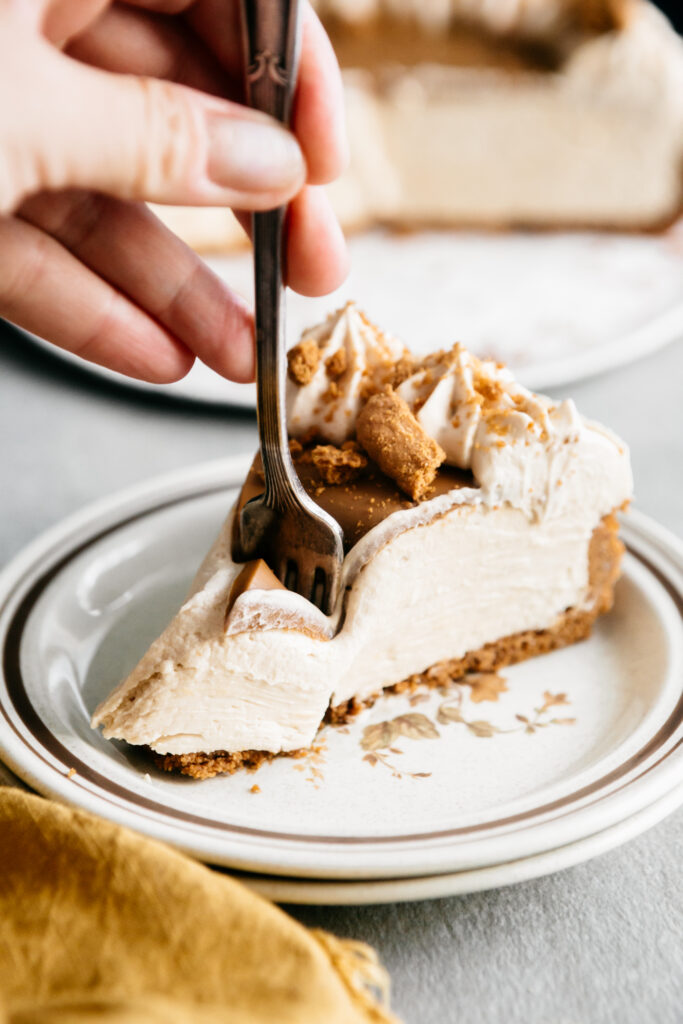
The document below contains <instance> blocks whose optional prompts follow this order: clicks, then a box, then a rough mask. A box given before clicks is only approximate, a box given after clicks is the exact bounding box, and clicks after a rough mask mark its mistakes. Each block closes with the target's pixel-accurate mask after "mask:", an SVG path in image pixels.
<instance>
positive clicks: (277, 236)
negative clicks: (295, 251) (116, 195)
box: [242, 0, 303, 508]
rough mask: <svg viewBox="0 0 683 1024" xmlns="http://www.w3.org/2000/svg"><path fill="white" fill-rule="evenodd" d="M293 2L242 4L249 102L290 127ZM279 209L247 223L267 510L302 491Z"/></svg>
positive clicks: (295, 31)
mask: <svg viewBox="0 0 683 1024" xmlns="http://www.w3.org/2000/svg"><path fill="white" fill-rule="evenodd" d="M298 6H299V5H298V0H242V13H243V25H244V30H245V34H246V40H245V42H246V50H245V52H246V53H247V55H248V63H247V76H246V88H247V102H248V103H249V105H250V106H252V107H255V108H256V109H258V110H262V111H264V112H265V113H266V114H270V115H271V116H272V117H275V118H277V119H278V120H280V121H282V122H284V123H285V124H286V123H288V121H289V117H290V112H291V106H292V97H293V95H294V86H295V84H296V72H297V64H298V37H299V33H298V25H297V20H298ZM285 212H286V211H285V209H284V208H280V209H278V210H270V211H268V212H267V213H256V214H254V217H253V235H254V239H253V240H254V285H255V293H256V294H255V308H256V362H257V374H256V381H257V390H258V410H259V433H260V439H261V456H262V459H263V469H264V474H265V479H266V490H265V502H266V504H267V505H268V506H269V507H270V508H278V507H283V505H285V506H288V505H291V497H292V491H294V492H295V493H299V492H300V491H303V488H302V487H301V484H300V483H299V479H298V477H297V475H296V472H295V471H294V467H293V465H292V461H291V458H290V456H289V448H288V446H287V426H286V417H285V364H286V360H285V351H284V349H285V330H284V326H285V325H284V288H283V284H282V282H283V277H284V275H283V261H284V253H283V229H284V219H285Z"/></svg>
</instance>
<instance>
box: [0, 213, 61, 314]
mask: <svg viewBox="0 0 683 1024" xmlns="http://www.w3.org/2000/svg"><path fill="white" fill-rule="evenodd" d="M2 226H3V225H1V224H0V239H1V240H2V243H3V244H0V251H2V254H3V256H4V259H2V261H0V303H1V304H2V311H3V314H4V315H5V316H9V317H10V318H11V314H12V312H13V311H14V310H16V309H19V308H20V307H21V306H22V305H23V304H24V303H25V302H26V297H27V296H30V295H31V293H32V292H34V291H36V290H39V286H40V281H41V278H42V277H43V276H44V274H45V273H46V272H47V268H48V266H49V253H48V246H49V242H48V238H47V236H44V235H42V234H40V233H38V232H36V233H35V237H32V238H31V244H30V245H22V244H13V241H19V242H20V240H18V239H15V238H14V237H13V236H14V232H13V228H14V227H15V225H13V224H12V221H11V220H10V221H6V222H5V225H4V226H7V227H8V228H9V237H7V238H6V239H5V238H4V235H5V232H4V231H2ZM26 230H30V229H28V228H27V229H26Z"/></svg>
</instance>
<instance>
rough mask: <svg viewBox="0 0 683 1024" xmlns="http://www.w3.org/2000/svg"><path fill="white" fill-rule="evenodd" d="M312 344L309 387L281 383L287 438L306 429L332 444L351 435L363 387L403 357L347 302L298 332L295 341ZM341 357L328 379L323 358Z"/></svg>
mask: <svg viewBox="0 0 683 1024" xmlns="http://www.w3.org/2000/svg"><path fill="white" fill-rule="evenodd" d="M307 341H314V342H315V343H316V344H317V345H318V347H319V348H320V353H321V358H320V360H319V363H318V367H317V370H316V371H315V373H314V374H313V377H312V379H311V381H310V383H309V384H307V385H305V386H301V385H299V384H296V383H295V382H294V381H292V380H291V379H289V380H288V381H287V424H288V427H289V432H290V434H291V436H292V437H302V436H303V435H305V434H306V433H307V432H308V431H310V430H315V432H316V433H317V434H318V435H319V436H320V437H322V438H324V439H325V440H326V441H330V442H331V443H332V444H342V442H343V441H346V440H348V439H349V438H350V437H353V435H354V434H355V431H356V418H357V416H358V413H359V412H360V409H361V406H362V405H363V402H364V400H365V399H364V395H365V394H366V393H367V390H368V388H369V387H372V386H373V384H374V383H377V382H379V381H380V379H381V376H382V374H383V373H384V372H386V370H387V368H388V367H390V366H391V365H392V364H393V363H394V362H395V361H396V360H398V359H400V358H401V356H402V355H404V354H405V353H406V351H407V350H406V349H405V347H404V346H403V345H402V344H401V342H399V341H396V339H395V338H392V337H390V336H389V335H386V334H383V333H382V331H380V330H379V328H377V327H375V326H374V324H372V323H370V321H369V320H368V319H367V317H366V316H364V314H363V313H361V312H360V311H359V310H358V309H357V308H356V306H355V305H354V304H353V303H351V302H350V303H348V304H347V305H346V306H344V307H343V308H342V309H340V310H337V312H336V313H333V314H332V315H331V316H329V317H328V318H327V320H325V321H324V322H323V323H321V324H319V325H318V326H316V327H312V328H311V329H310V330H308V331H304V334H303V336H302V338H301V343H304V342H307ZM340 350H343V353H344V365H345V369H344V372H343V373H342V375H341V376H340V377H335V376H334V375H332V374H331V373H330V371H329V368H328V362H329V360H330V359H331V358H332V357H333V356H335V355H336V354H337V353H338V352H339V351H340Z"/></svg>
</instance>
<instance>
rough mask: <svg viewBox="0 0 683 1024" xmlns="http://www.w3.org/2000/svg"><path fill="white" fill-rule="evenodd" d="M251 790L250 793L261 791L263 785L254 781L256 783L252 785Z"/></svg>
mask: <svg viewBox="0 0 683 1024" xmlns="http://www.w3.org/2000/svg"><path fill="white" fill-rule="evenodd" d="M249 792H250V793H260V792H261V787H260V786H257V785H256V783H254V785H253V786H252V787H251V789H250V790H249Z"/></svg>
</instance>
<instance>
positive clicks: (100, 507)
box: [0, 455, 683, 878]
mask: <svg viewBox="0 0 683 1024" xmlns="http://www.w3.org/2000/svg"><path fill="white" fill-rule="evenodd" d="M250 458H251V456H250V455H237V456H232V457H229V458H227V459H221V460H214V461H212V462H207V463H203V464H201V465H199V466H192V467H188V468H186V469H180V470H175V471H173V472H171V473H167V474H164V475H163V476H161V477H157V478H154V479H152V480H148V481H144V482H142V483H140V484H137V485H134V486H132V487H129V488H126V489H125V490H124V491H120V492H117V493H115V494H114V495H111V496H109V497H107V498H104V499H100V500H99V501H97V502H95V503H93V504H91V505H88V506H86V508H84V509H82V510H80V511H78V512H76V513H74V514H73V515H72V516H70V517H68V518H67V519H65V520H63V521H62V522H61V523H58V524H57V525H56V526H54V527H52V528H51V529H50V530H48V531H46V532H45V533H44V534H41V535H40V536H39V537H38V538H36V539H35V540H34V541H33V542H32V543H31V544H29V545H28V546H27V547H26V548H25V549H23V551H21V552H19V554H18V555H17V556H16V557H15V558H14V559H13V560H12V561H11V562H10V563H9V565H8V566H7V567H6V569H5V570H3V571H2V573H0V598H6V597H7V595H6V594H5V591H6V590H7V584H8V583H9V584H10V588H9V591H8V594H9V595H11V594H12V589H13V588H12V586H11V584H12V581H13V579H15V577H16V574H17V572H20V573H21V575H22V576H23V575H25V571H26V568H27V567H31V566H33V568H34V570H35V563H36V562H38V563H40V559H41V556H44V555H45V554H46V552H50V551H51V550H52V549H54V548H55V547H56V549H57V552H58V553H59V551H60V550H61V549H64V550H68V549H69V545H70V544H71V543H72V542H73V538H74V536H77V537H78V536H79V535H80V534H81V531H83V530H84V529H85V531H86V534H87V538H89V540H88V539H86V541H85V542H83V543H93V542H94V541H95V540H96V539H97V537H98V536H100V535H101V533H102V527H103V522H104V523H105V524H107V523H108V524H113V525H109V528H110V529H112V528H113V529H116V527H117V526H120V525H121V518H122V516H123V514H124V512H125V511H126V510H136V516H144V515H145V514H149V513H150V512H152V511H154V510H155V508H158V507H159V505H160V504H164V502H161V503H160V501H159V499H160V496H163V497H164V498H166V500H167V501H169V500H170V498H171V496H173V500H174V501H182V500H183V499H188V498H190V499H191V498H192V497H198V496H199V495H198V494H197V489H198V488H199V487H202V486H203V487H206V485H207V484H209V485H211V487H212V488H215V489H216V490H221V489H223V488H225V489H227V488H230V487H234V486H235V480H234V479H233V478H234V477H235V476H236V475H238V474H242V473H243V472H244V470H245V468H246V466H247V465H248V463H249V460H250ZM237 482H239V480H238V481H237ZM152 499H153V501H152V504H151V506H150V501H151V500H152ZM96 527H97V528H96ZM88 528H89V531H88ZM627 529H628V530H629V531H631V532H633V533H635V534H640V535H641V539H643V538H644V540H645V541H646V542H649V543H652V542H653V541H658V542H659V545H658V546H662V545H663V547H664V548H665V551H664V555H665V556H666V555H667V554H668V557H669V558H670V557H671V555H670V552H671V550H672V549H673V552H674V559H675V558H676V557H677V558H678V559H680V560H683V544H682V543H681V542H680V541H679V540H678V538H677V537H676V536H675V535H673V534H671V533H670V532H669V531H668V530H666V529H665V528H664V527H661V526H659V524H657V523H655V522H654V521H652V520H650V519H649V517H646V516H644V515H643V514H642V513H639V512H631V513H630V514H629V516H628V519H627ZM666 549H669V550H668V552H667V550H666ZM48 564H49V565H50V567H51V569H52V570H54V571H56V572H58V571H59V565H60V559H57V561H56V568H55V564H53V563H49V562H48ZM674 567H675V566H674ZM37 575H38V576H39V575H40V573H39V572H37ZM28 581H29V582H28V583H27V584H26V586H27V587H28V588H29V589H30V586H31V585H32V582H33V581H32V577H31V575H30V574H29V576H28ZM672 586H673V585H672V584H671V583H670V581H668V587H667V589H670V588H671V587H672ZM17 587H18V588H19V589H21V580H20V582H19V584H17V585H16V586H15V588H14V589H17ZM677 593H678V592H677ZM679 597H680V594H679ZM6 617H7V600H5V602H4V605H3V610H2V616H0V621H1V622H3V623H5V619H6ZM6 633H7V628H6V624H4V625H3V626H2V631H1V633H0V638H1V639H2V641H3V644H4V641H5V639H6ZM3 668H4V666H3ZM681 699H682V700H683V697H682V698H681ZM2 704H3V707H2V711H3V714H4V715H5V717H6V713H5V709H4V701H3V702H2ZM679 704H680V701H679ZM5 732H7V729H6V728H3V733H5ZM680 743H683V739H682V740H681V741H679V743H678V744H676V747H678V746H679V745H680ZM674 749H676V748H674ZM0 750H1V751H2V753H3V757H4V759H5V760H6V761H7V763H8V765H9V767H10V768H12V770H13V771H14V772H15V774H17V775H18V776H19V777H20V778H22V779H24V780H25V781H28V783H29V784H30V785H31V786H33V787H34V788H36V789H38V790H39V791H40V792H43V793H45V794H46V795H49V796H53V797H56V798H57V799H61V800H65V801H66V802H69V803H73V804H75V805H77V806H86V807H87V808H88V809H90V810H93V811H95V813H102V796H101V795H100V796H98V795H97V792H92V793H89V792H88V790H86V789H84V788H82V787H81V786H79V787H77V786H73V785H69V784H68V783H70V782H71V780H68V782H67V783H66V784H65V782H66V776H65V772H59V771H56V770H55V769H54V767H52V768H48V770H47V771H46V772H45V774H43V773H41V772H40V771H37V770H36V769H35V765H34V766H33V767H32V766H31V761H32V760H34V761H35V759H36V758H37V756H38V755H36V754H35V752H34V751H32V750H31V749H30V748H29V747H28V746H27V745H26V744H25V743H22V742H21V738H20V737H19V736H17V737H16V744H15V743H12V741H11V739H10V741H9V742H7V738H6V737H3V736H1V735H0ZM27 754H28V762H29V763H28V764H27V763H26V760H27ZM669 754H670V752H669V753H667V754H665V755H664V758H663V759H662V760H663V761H664V762H666V760H667V758H668V757H669ZM22 755H23V756H22ZM657 766H658V765H657V763H655V764H654V765H653V766H652V767H651V768H650V769H648V771H651V770H652V768H657ZM668 768H669V770H670V769H671V764H669V765H668ZM667 774H668V772H666V771H664V772H661V771H660V775H663V778H662V779H661V783H663V782H664V779H665V778H666V776H667ZM636 781H638V780H636ZM79 782H80V780H79ZM661 783H660V786H659V790H658V791H657V792H656V793H655V796H654V797H653V798H652V799H653V800H656V799H657V796H658V795H661V791H662V790H663V789H664V788H666V787H664V786H663V785H662V784H661ZM633 784H634V783H633V782H631V783H628V782H627V783H626V784H625V788H628V787H629V786H632V785H633ZM617 792H618V791H617ZM138 796H139V794H136V793H134V792H133V791H130V790H128V791H127V799H128V802H129V803H130V801H131V800H132V801H135V800H136V798H137V797H138ZM614 797H615V794H614V793H611V794H607V797H606V798H607V799H611V800H612V803H613V805H614ZM622 802H623V801H622ZM650 802H652V800H650V801H647V802H646V803H645V805H647V803H650ZM579 810H580V809H579ZM614 810H615V808H614V806H613V812H614ZM575 813H576V811H575V810H574V811H570V812H569V813H568V815H567V817H569V818H571V817H572V815H574V814H575ZM630 813H631V812H628V811H627V812H625V813H622V814H621V815H620V816H619V815H617V816H616V819H615V820H623V819H624V818H625V817H628V816H629V814H630ZM139 814H140V812H139V808H138V809H136V808H135V803H134V802H133V804H132V805H131V806H130V807H129V808H121V807H117V806H116V805H114V804H111V803H110V804H108V806H107V814H106V816H107V817H110V818H112V820H118V821H120V823H121V824H126V825H128V826H129V827H133V828H138V830H141V831H145V832H147V834H151V835H156V836H157V837H158V838H165V839H167V841H170V842H173V843H174V844H175V845H177V846H180V847H181V848H184V849H186V850H187V852H190V853H194V854H195V855H196V856H199V857H201V858H203V859H209V860H211V859H213V860H215V861H217V862H221V863H226V864H229V865H231V866H235V867H240V868H246V869H247V870H249V869H254V867H256V870H257V871H258V870H259V869H262V868H263V866H264V864H265V865H267V867H268V868H269V870H270V871H273V872H275V871H277V873H282V874H290V875H291V874H297V875H304V876H305V875H313V876H318V877H320V870H319V869H318V868H314V869H311V867H310V865H309V866H308V867H304V868H301V866H299V867H297V866H296V865H292V863H291V860H290V863H286V861H287V857H286V856H285V857H284V858H281V866H280V867H279V870H278V869H277V868H276V867H274V866H273V864H272V860H266V861H264V860H263V854H261V856H260V859H259V858H258V857H256V858H255V854H254V850H253V848H252V850H251V851H250V853H249V856H248V857H247V858H246V859H243V857H242V856H240V851H239V850H238V851H237V853H235V852H232V853H230V852H229V853H227V854H226V853H225V852H224V851H219V852H218V853H216V851H215V849H214V848H213V842H212V840H211V838H205V839H204V840H203V841H201V840H200V837H198V836H197V835H195V836H194V837H193V838H192V840H191V841H188V838H187V835H186V834H185V837H184V838H183V831H185V833H186V832H187V826H185V830H183V826H182V824H179V825H175V824H173V825H168V823H166V824H165V825H162V824H160V823H158V822H152V821H151V820H145V821H143V822H141V821H140V820H139ZM614 823H615V821H614V820H611V821H608V825H609V824H614ZM545 825H546V826H548V825H549V826H550V827H551V828H552V826H553V822H549V823H545ZM554 825H555V830H556V831H557V832H558V834H559V833H561V834H562V837H563V838H562V839H561V842H560V843H559V844H558V843H549V844H548V846H547V847H546V848H550V846H555V845H563V844H564V843H566V842H568V841H570V839H568V838H567V834H566V832H567V829H566V825H565V826H564V830H563V829H561V828H558V827H557V821H555V823H554ZM145 826H147V827H145ZM535 827H539V828H540V827H543V823H542V824H541V825H540V826H535ZM604 827H605V824H604V821H603V822H600V823H597V822H596V824H595V827H594V828H592V830H589V831H592V832H597V831H601V830H602V829H603V828H604ZM570 830H571V822H570ZM546 831H547V827H546ZM178 833H180V835H178ZM266 834H267V833H266ZM516 834H517V833H514V832H513V833H511V834H508V835H507V836H504V837H502V838H503V840H504V841H507V844H508V846H511V845H512V847H513V848H514V843H512V844H511V843H510V839H511V837H512V838H514V836H515V835H516ZM570 838H571V837H570ZM302 839H303V841H304V846H308V845H310V844H311V843H313V842H314V839H315V837H299V839H296V838H295V837H290V838H289V839H288V840H286V842H287V841H288V848H289V849H290V850H293V853H292V856H293V857H294V858H296V854H297V851H296V849H294V848H295V846H296V844H297V843H299V844H301V841H302ZM475 842H476V841H475ZM252 845H253V844H252ZM332 845H334V844H332ZM336 845H340V844H339V842H337V844H336ZM342 845H343V844H342ZM376 845H379V846H380V848H382V847H383V848H384V849H387V848H388V844H382V843H380V844H376ZM395 845H396V846H398V847H399V848H401V847H402V846H403V847H405V845H406V841H405V840H403V839H399V840H398V841H397V842H396V843H395ZM318 849H319V847H318ZM347 849H348V847H347ZM461 849H462V848H461ZM279 852H280V853H281V854H282V852H283V851H282V850H280V851H279ZM299 852H300V851H299ZM517 852H518V855H522V854H523V855H525V856H526V855H528V850H527V852H526V854H524V851H523V850H522V854H519V851H517ZM537 852H539V851H537ZM507 859H512V857H508V858H507ZM282 860H284V861H285V862H284V863H282ZM441 860H442V861H443V857H442V858H441ZM461 869H462V865H461V866H460V868H459V870H461ZM323 873H324V875H325V876H327V877H344V878H348V877H351V874H352V875H353V876H357V877H363V878H366V877H370V874H375V875H377V874H379V875H382V876H386V875H387V873H388V872H387V871H386V870H385V869H381V868H380V869H378V868H373V869H372V870H369V869H368V867H367V865H366V866H365V867H360V868H357V869H355V870H354V871H352V872H351V874H350V872H349V867H348V865H344V866H343V867H341V868H339V869H331V868H329V867H328V868H326V869H325V871H324V872H323ZM390 873H391V874H392V875H393V874H396V875H401V874H403V875H405V874H407V873H408V872H407V871H406V870H405V868H401V866H400V865H399V866H398V870H391V872H390ZM410 873H411V874H412V873H415V869H414V867H413V868H411V869H410ZM424 873H425V874H443V871H441V870H439V868H438V867H436V868H434V867H432V868H431V869H430V868H427V869H426V870H425V871H424Z"/></svg>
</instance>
